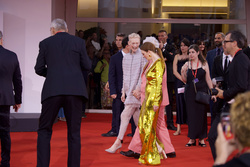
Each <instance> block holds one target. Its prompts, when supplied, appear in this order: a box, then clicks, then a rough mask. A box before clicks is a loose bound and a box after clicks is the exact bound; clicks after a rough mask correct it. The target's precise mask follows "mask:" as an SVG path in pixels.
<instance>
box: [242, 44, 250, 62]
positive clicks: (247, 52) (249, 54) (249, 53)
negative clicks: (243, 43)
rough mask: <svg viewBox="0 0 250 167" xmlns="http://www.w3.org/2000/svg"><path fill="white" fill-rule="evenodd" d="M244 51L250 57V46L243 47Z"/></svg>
mask: <svg viewBox="0 0 250 167" xmlns="http://www.w3.org/2000/svg"><path fill="white" fill-rule="evenodd" d="M243 52H244V53H245V54H246V55H247V57H248V58H249V59H250V47H249V46H248V47H246V48H245V49H243Z"/></svg>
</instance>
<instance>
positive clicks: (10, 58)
mask: <svg viewBox="0 0 250 167" xmlns="http://www.w3.org/2000/svg"><path fill="white" fill-rule="evenodd" d="M13 90H14V94H13ZM21 103H22V80H21V71H20V67H19V62H18V59H17V55H16V54H15V53H14V52H11V51H9V50H7V49H5V48H3V47H2V46H1V45H0V105H15V104H21Z"/></svg>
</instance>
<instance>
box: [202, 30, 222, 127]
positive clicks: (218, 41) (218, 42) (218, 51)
mask: <svg viewBox="0 0 250 167" xmlns="http://www.w3.org/2000/svg"><path fill="white" fill-rule="evenodd" d="M224 38H225V34H223V33H222V32H217V33H216V34H215V36H214V44H215V46H216V48H215V49H213V50H210V51H208V52H207V57H206V60H207V63H208V66H209V72H210V77H211V78H212V76H211V73H212V69H213V63H214V59H215V57H216V56H219V55H222V53H223V47H222V42H223V40H224ZM210 113H211V116H212V117H215V113H213V101H212V100H211V101H210ZM212 121H213V120H212V119H211V124H212Z"/></svg>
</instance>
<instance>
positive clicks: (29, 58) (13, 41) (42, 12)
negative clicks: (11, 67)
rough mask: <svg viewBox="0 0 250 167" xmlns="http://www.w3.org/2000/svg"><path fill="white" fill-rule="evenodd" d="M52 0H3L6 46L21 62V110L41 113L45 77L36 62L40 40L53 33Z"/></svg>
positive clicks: (0, 14)
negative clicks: (35, 66)
mask: <svg viewBox="0 0 250 167" xmlns="http://www.w3.org/2000/svg"><path fill="white" fill-rule="evenodd" d="M50 22H51V0H35V1H34V0H22V1H20V0H0V29H2V30H3V33H4V34H3V35H4V44H3V45H4V47H5V48H7V49H9V50H12V51H14V52H15V53H16V54H17V56H18V58H19V62H20V66H21V72H22V80H23V104H22V107H21V109H20V111H19V112H24V113H38V112H41V103H40V100H41V89H42V85H43V82H44V78H42V77H40V76H37V75H36V74H35V72H34V65H35V62H36V57H37V55H38V49H39V48H38V45H39V42H40V41H41V40H43V39H44V38H46V37H48V36H50V31H49V28H50Z"/></svg>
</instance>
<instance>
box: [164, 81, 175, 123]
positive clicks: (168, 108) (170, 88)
mask: <svg viewBox="0 0 250 167" xmlns="http://www.w3.org/2000/svg"><path fill="white" fill-rule="evenodd" d="M167 87H168V97H169V105H167V106H166V108H165V109H166V114H167V126H169V125H173V124H174V121H173V112H172V106H173V91H174V82H167Z"/></svg>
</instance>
